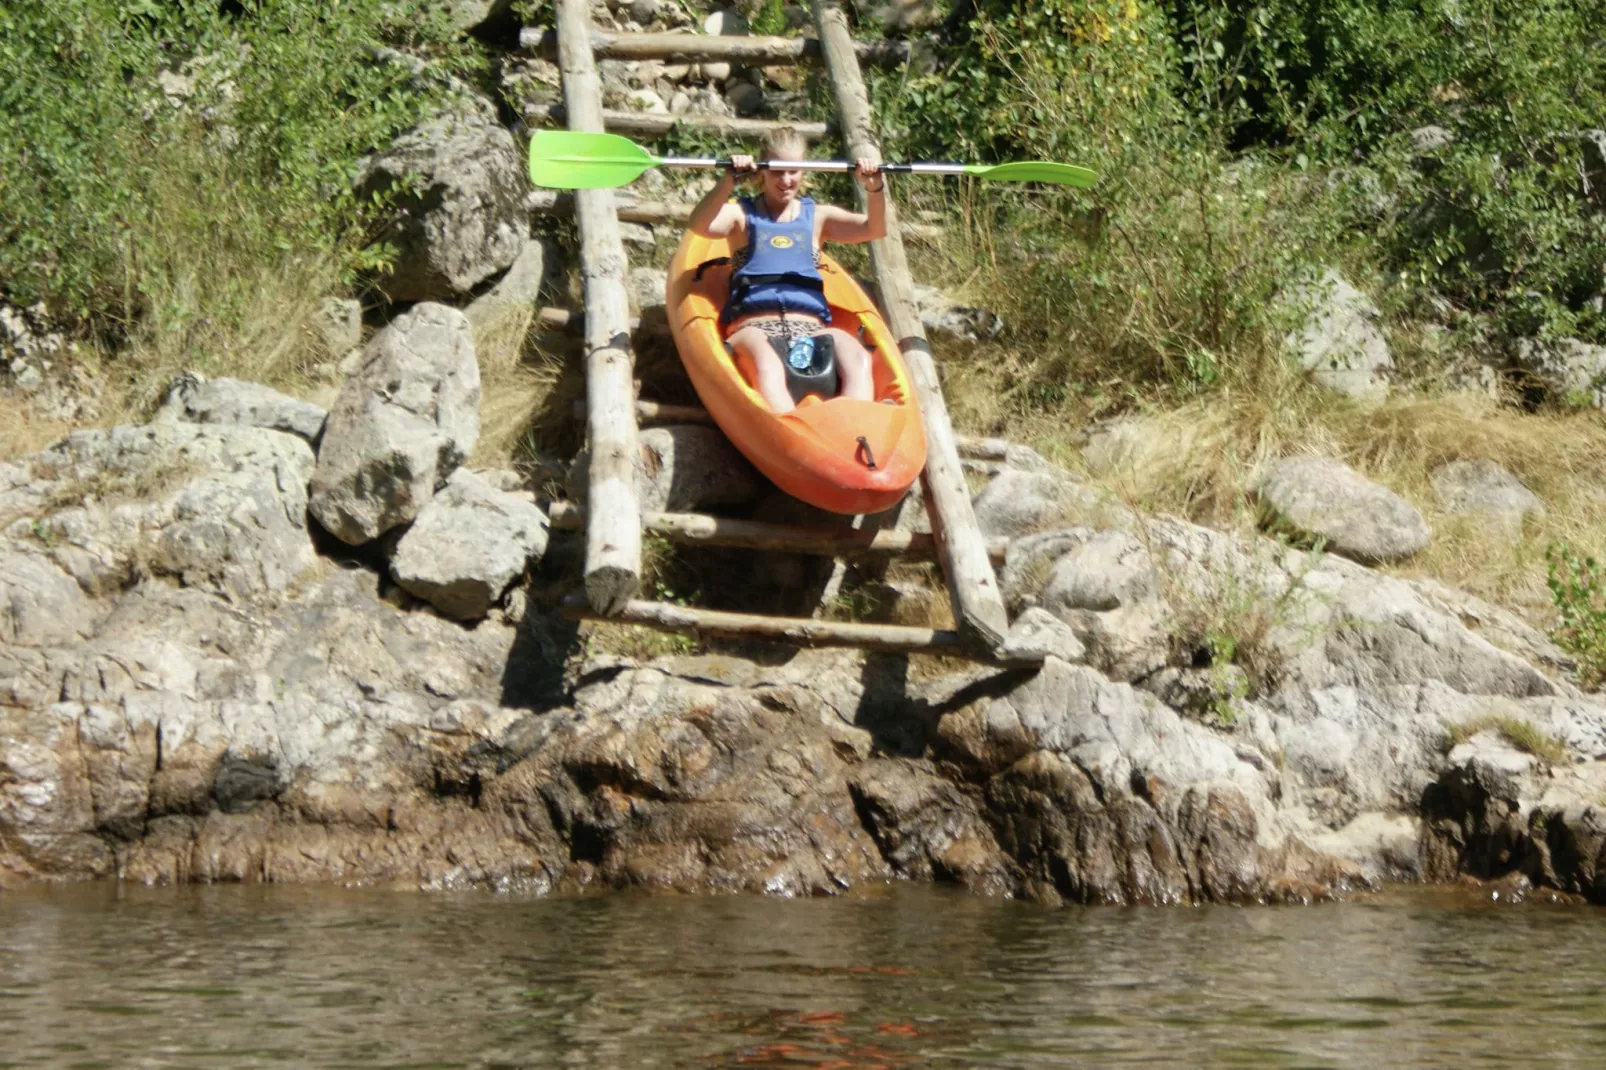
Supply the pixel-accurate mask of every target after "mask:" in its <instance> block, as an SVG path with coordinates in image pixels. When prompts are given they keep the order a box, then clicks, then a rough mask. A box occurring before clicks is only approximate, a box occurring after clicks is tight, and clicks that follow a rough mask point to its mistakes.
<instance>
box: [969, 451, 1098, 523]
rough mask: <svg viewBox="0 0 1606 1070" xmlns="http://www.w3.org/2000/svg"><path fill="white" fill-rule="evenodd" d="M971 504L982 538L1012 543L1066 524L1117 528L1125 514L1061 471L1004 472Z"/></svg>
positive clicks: (978, 494) (994, 478) (1006, 469)
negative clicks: (1002, 537) (997, 537)
mask: <svg viewBox="0 0 1606 1070" xmlns="http://www.w3.org/2000/svg"><path fill="white" fill-rule="evenodd" d="M972 505H973V506H974V507H975V510H976V523H977V524H978V525H980V527H981V530H982V533H983V534H986V535H1007V536H1010V537H1011V538H1018V537H1020V536H1022V535H1029V534H1031V533H1032V532H1035V531H1041V530H1043V529H1045V528H1051V527H1055V526H1063V525H1065V524H1066V523H1073V524H1074V523H1089V524H1094V525H1095V526H1101V527H1102V526H1106V525H1109V524H1117V523H1121V522H1122V517H1121V515H1120V514H1122V513H1124V512H1125V510H1124V509H1123V508H1122V507H1121V505H1120V503H1119V502H1115V501H1112V500H1110V499H1109V498H1108V497H1107V496H1106V495H1104V494H1102V493H1100V492H1098V491H1096V490H1093V489H1092V488H1091V487H1087V486H1084V485H1082V484H1081V483H1078V482H1076V481H1075V480H1074V479H1072V478H1071V477H1070V475H1069V474H1067V473H1065V472H1062V471H1060V470H1059V469H1050V470H1048V471H1034V470H1026V469H1020V468H1014V467H1008V468H1005V469H1003V470H1002V471H1000V472H999V473H998V474H997V475H995V476H993V478H992V479H990V480H988V481H987V485H986V486H984V487H982V489H981V490H980V491H978V492H977V493H976V497H975V499H974V501H973V502H972Z"/></svg>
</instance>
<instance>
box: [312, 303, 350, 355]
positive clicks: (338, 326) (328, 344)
mask: <svg viewBox="0 0 1606 1070" xmlns="http://www.w3.org/2000/svg"><path fill="white" fill-rule="evenodd" d="M312 330H313V333H314V334H315V335H316V336H317V339H318V348H319V349H320V350H321V351H322V353H323V355H324V356H325V357H328V358H331V359H334V360H338V359H340V358H341V357H343V356H345V355H346V354H347V353H350V352H351V351H352V350H353V349H356V348H357V347H358V346H360V345H362V302H360V301H355V300H352V299H351V298H349V297H326V298H324V299H323V303H322V304H321V305H319V306H318V311H317V313H316V314H315V315H314V316H313V317H312Z"/></svg>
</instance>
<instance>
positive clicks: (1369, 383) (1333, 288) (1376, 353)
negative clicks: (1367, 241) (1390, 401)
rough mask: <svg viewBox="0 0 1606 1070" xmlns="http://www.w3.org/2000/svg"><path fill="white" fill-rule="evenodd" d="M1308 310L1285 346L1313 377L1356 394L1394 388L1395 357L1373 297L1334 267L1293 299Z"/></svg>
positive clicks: (1358, 395)
mask: <svg viewBox="0 0 1606 1070" xmlns="http://www.w3.org/2000/svg"><path fill="white" fill-rule="evenodd" d="M1288 300H1289V301H1290V303H1291V304H1293V305H1294V306H1295V307H1296V308H1297V309H1299V310H1300V312H1301V313H1302V314H1303V317H1304V319H1303V323H1302V324H1301V326H1300V327H1299V328H1298V329H1297V330H1295V331H1293V332H1292V333H1291V334H1289V336H1288V338H1287V339H1286V341H1285V343H1284V344H1285V345H1287V347H1288V348H1289V349H1290V350H1291V351H1292V352H1293V353H1294V354H1295V356H1296V357H1297V358H1298V360H1299V364H1300V367H1302V368H1304V369H1305V370H1306V371H1307V372H1309V373H1310V376H1311V378H1312V379H1314V380H1315V381H1316V382H1318V383H1320V384H1322V385H1323V386H1325V387H1328V388H1329V389H1332V390H1336V391H1338V392H1339V393H1341V394H1347V395H1349V396H1350V397H1370V396H1375V395H1378V394H1383V393H1386V392H1387V391H1388V375H1389V373H1390V372H1392V371H1393V370H1394V357H1393V355H1392V354H1390V353H1389V347H1388V342H1387V340H1386V339H1384V337H1383V332H1382V331H1381V330H1379V329H1378V326H1377V321H1378V318H1379V315H1380V313H1379V312H1378V309H1377V306H1376V305H1374V304H1373V303H1372V301H1371V299H1370V298H1369V297H1367V296H1366V295H1365V294H1363V293H1361V292H1360V291H1359V290H1357V289H1356V288H1355V287H1353V286H1351V285H1350V284H1349V283H1348V282H1347V281H1346V280H1345V279H1344V277H1343V276H1342V275H1340V274H1339V273H1338V272H1336V271H1334V270H1332V269H1328V270H1327V271H1326V272H1324V273H1323V274H1322V276H1321V277H1320V278H1319V279H1316V280H1315V281H1313V282H1308V283H1305V284H1303V285H1301V286H1299V287H1297V288H1296V289H1295V290H1294V292H1293V293H1292V294H1291V295H1290V297H1289V298H1288Z"/></svg>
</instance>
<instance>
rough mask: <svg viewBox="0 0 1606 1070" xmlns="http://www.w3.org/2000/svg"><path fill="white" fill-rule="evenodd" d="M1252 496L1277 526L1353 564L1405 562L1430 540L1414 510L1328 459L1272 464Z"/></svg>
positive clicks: (1286, 459) (1340, 463) (1395, 496)
mask: <svg viewBox="0 0 1606 1070" xmlns="http://www.w3.org/2000/svg"><path fill="white" fill-rule="evenodd" d="M1255 494H1256V496H1257V497H1258V498H1259V500H1260V502H1261V504H1262V505H1263V506H1265V508H1266V509H1267V510H1268V511H1269V513H1270V514H1271V515H1272V516H1273V517H1274V518H1275V520H1276V521H1277V522H1278V523H1281V524H1284V525H1287V526H1288V527H1289V528H1291V529H1292V530H1293V531H1295V532H1297V533H1299V534H1300V535H1302V536H1305V537H1308V538H1315V539H1322V540H1324V542H1325V545H1326V547H1327V549H1329V550H1332V551H1334V552H1335V553H1340V554H1343V555H1345V556H1346V557H1352V558H1354V559H1355V560H1357V561H1363V562H1373V561H1403V560H1404V559H1406V558H1408V557H1410V556H1411V555H1412V554H1414V553H1416V552H1417V551H1418V550H1420V549H1422V548H1423V547H1424V546H1426V545H1427V544H1428V539H1429V538H1430V537H1431V536H1432V532H1431V531H1430V530H1429V528H1428V525H1427V521H1425V520H1423V519H1422V514H1421V513H1420V512H1418V511H1417V509H1416V507H1415V506H1413V505H1411V504H1410V503H1409V502H1407V501H1406V500H1405V499H1403V498H1401V497H1400V496H1399V495H1397V494H1395V493H1394V492H1393V491H1391V490H1389V489H1388V488H1387V487H1382V486H1379V485H1378V484H1376V483H1373V482H1372V481H1370V480H1368V479H1366V478H1364V477H1363V476H1361V475H1360V474H1359V473H1357V472H1356V471H1355V470H1354V469H1353V468H1350V467H1349V466H1348V465H1347V464H1344V463H1343V462H1342V461H1335V460H1332V459H1331V458H1327V457H1287V458H1284V459H1283V460H1281V461H1278V462H1276V463H1275V464H1273V465H1271V466H1270V467H1269V468H1268V469H1267V470H1266V471H1265V472H1264V473H1263V474H1262V475H1261V476H1260V478H1259V479H1258V480H1257V481H1256V484H1255Z"/></svg>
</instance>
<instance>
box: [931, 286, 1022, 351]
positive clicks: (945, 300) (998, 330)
mask: <svg viewBox="0 0 1606 1070" xmlns="http://www.w3.org/2000/svg"><path fill="white" fill-rule="evenodd" d="M914 298H915V312H916V313H917V314H918V315H919V316H920V322H921V323H922V324H923V325H924V326H925V328H926V330H927V331H929V332H931V334H932V335H933V336H935V337H939V338H948V339H951V340H954V341H959V342H969V343H973V344H974V343H978V342H990V341H992V340H993V339H995V338H997V337H998V336H999V335H1000V334H1003V333H1004V320H1003V317H1001V316H999V315H998V313H996V312H992V311H989V310H988V309H985V308H973V307H971V306H969V305H961V304H958V303H956V302H955V301H954V300H953V299H952V298H950V297H949V296H948V295H947V294H945V293H943V292H942V291H941V290H938V289H937V288H936V287H934V286H926V285H923V284H920V283H916V284H915V287H914Z"/></svg>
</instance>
